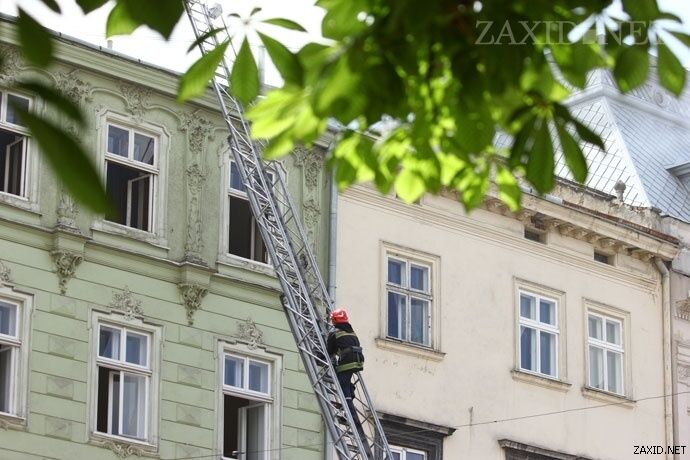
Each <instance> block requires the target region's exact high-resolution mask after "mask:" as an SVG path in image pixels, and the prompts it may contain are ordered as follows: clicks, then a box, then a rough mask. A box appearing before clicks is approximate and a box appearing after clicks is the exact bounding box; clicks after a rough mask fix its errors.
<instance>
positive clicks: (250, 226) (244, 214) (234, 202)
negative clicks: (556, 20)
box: [227, 161, 272, 263]
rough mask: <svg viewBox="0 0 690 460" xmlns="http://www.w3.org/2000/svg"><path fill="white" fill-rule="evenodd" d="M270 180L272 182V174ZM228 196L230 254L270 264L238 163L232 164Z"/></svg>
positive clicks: (232, 162)
mask: <svg viewBox="0 0 690 460" xmlns="http://www.w3.org/2000/svg"><path fill="white" fill-rule="evenodd" d="M268 175H269V180H272V176H271V174H270V173H268ZM227 195H228V204H227V206H228V215H229V223H228V227H227V231H228V249H227V251H228V252H229V253H230V254H233V255H236V256H239V257H243V258H245V259H252V260H256V261H257V262H263V263H268V252H267V251H266V246H265V245H264V242H263V240H262V239H261V233H260V232H259V226H258V225H257V223H256V220H255V219H254V216H253V215H252V211H251V208H250V206H249V199H248V198H247V189H246V188H245V186H244V183H243V182H242V177H241V176H240V171H239V169H238V167H237V163H235V162H234V161H231V162H230V174H229V177H228V186H227Z"/></svg>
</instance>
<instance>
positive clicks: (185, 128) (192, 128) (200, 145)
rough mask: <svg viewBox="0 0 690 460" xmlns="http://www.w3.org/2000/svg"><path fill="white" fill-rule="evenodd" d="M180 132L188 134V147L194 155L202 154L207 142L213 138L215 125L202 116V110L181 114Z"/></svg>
mask: <svg viewBox="0 0 690 460" xmlns="http://www.w3.org/2000/svg"><path fill="white" fill-rule="evenodd" d="M179 115H180V131H182V132H183V133H186V134H187V145H188V147H189V151H190V152H192V153H193V154H195V155H196V154H200V153H201V152H202V151H203V150H204V147H205V146H206V141H208V140H211V139H212V137H213V128H214V126H213V124H212V123H211V122H210V121H208V120H207V119H206V118H204V117H202V116H201V110H200V109H199V110H195V111H194V112H191V113H190V112H180V114H179Z"/></svg>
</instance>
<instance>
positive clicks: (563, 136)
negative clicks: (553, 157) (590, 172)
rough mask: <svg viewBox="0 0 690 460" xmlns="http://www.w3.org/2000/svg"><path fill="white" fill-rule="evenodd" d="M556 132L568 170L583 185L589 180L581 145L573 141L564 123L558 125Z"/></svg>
mask: <svg viewBox="0 0 690 460" xmlns="http://www.w3.org/2000/svg"><path fill="white" fill-rule="evenodd" d="M556 130H557V132H558V139H559V141H560V143H561V149H563V156H564V157H565V162H566V164H567V165H568V168H570V171H571V172H572V173H573V177H574V178H575V180H576V181H578V182H580V183H583V182H584V181H585V180H586V179H587V159H586V158H585V155H584V154H583V153H582V149H581V148H580V145H579V144H578V143H577V141H576V140H575V139H573V136H571V135H570V133H569V132H568V130H567V129H565V127H564V126H563V124H562V123H559V122H557V123H556Z"/></svg>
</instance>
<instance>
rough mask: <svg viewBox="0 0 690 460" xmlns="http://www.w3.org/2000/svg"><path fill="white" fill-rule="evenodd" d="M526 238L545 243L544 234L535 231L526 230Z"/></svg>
mask: <svg viewBox="0 0 690 460" xmlns="http://www.w3.org/2000/svg"><path fill="white" fill-rule="evenodd" d="M525 238H526V239H528V240H530V241H535V242H537V243H545V242H546V240H545V239H544V234H543V233H541V232H538V231H535V230H530V229H527V228H526V229H525Z"/></svg>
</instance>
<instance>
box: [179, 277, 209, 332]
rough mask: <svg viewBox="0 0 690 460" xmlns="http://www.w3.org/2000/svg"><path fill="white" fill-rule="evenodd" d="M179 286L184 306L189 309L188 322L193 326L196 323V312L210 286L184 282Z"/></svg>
mask: <svg viewBox="0 0 690 460" xmlns="http://www.w3.org/2000/svg"><path fill="white" fill-rule="evenodd" d="M178 288H179V289H180V295H181V296H182V301H183V302H184V308H185V310H187V323H189V325H190V326H191V325H192V324H194V313H196V311H197V310H198V309H199V308H201V301H202V300H203V298H204V296H206V294H207V293H208V288H206V287H204V286H202V285H200V284H193V283H182V284H179V285H178Z"/></svg>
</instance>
